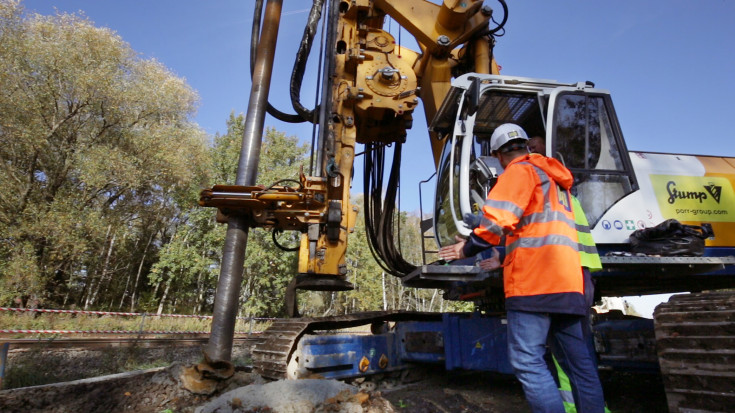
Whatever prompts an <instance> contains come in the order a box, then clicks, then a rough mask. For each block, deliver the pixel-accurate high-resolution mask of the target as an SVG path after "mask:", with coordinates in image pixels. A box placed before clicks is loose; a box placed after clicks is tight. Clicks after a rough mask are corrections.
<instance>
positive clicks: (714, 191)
mask: <svg viewBox="0 0 735 413" xmlns="http://www.w3.org/2000/svg"><path fill="white" fill-rule="evenodd" d="M704 189H706V190H707V192H709V194H710V195H712V198H714V199H715V201H717V203H718V204H719V203H720V196H721V195H722V187H721V186H719V185H715V184H713V183H712V182H710V183H709V185H705V186H704Z"/></svg>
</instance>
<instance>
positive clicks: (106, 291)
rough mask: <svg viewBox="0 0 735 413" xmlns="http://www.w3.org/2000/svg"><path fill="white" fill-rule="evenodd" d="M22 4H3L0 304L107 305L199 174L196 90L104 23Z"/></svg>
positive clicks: (201, 138) (145, 258) (201, 152)
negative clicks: (46, 12) (96, 24)
mask: <svg viewBox="0 0 735 413" xmlns="http://www.w3.org/2000/svg"><path fill="white" fill-rule="evenodd" d="M22 12H23V10H22V7H21V6H20V4H19V3H18V2H14V1H3V2H1V3H0V45H2V46H0V159H2V160H3V162H2V163H0V182H3V185H4V188H3V189H4V191H3V193H2V194H0V262H2V263H3V264H2V266H0V285H1V286H2V293H0V304H1V305H9V304H10V300H13V299H16V298H18V299H20V300H21V301H25V300H28V299H33V300H37V301H40V302H46V303H47V304H49V305H50V304H51V303H55V304H63V303H69V302H76V303H77V304H80V305H81V304H84V305H85V306H87V305H100V304H102V303H104V305H105V306H108V307H109V306H111V305H115V304H117V303H116V301H117V299H118V298H119V296H120V293H121V292H120V291H119V289H123V290H124V289H125V284H126V283H125V282H124V281H126V280H127V284H128V291H130V289H131V287H132V286H130V285H129V284H130V281H131V279H133V278H135V276H136V275H137V273H138V268H139V264H140V263H142V265H143V267H146V265H150V260H151V257H152V256H153V253H154V252H155V251H154V250H155V248H156V246H157V245H160V243H161V241H164V242H165V231H164V230H165V229H166V228H167V227H168V226H169V225H170V223H171V222H172V221H175V220H176V214H177V211H176V208H177V206H178V205H177V201H178V203H181V202H183V201H184V200H188V202H189V203H193V202H194V201H195V199H196V198H195V192H194V191H192V190H193V189H194V188H197V187H199V185H200V184H201V182H203V179H205V177H206V172H207V171H206V158H205V155H206V136H205V134H204V133H203V132H202V131H201V129H200V128H199V127H198V126H197V125H196V124H194V123H192V122H191V120H190V118H191V116H192V115H193V114H194V111H195V108H196V104H197V100H198V97H197V95H196V93H195V92H194V91H193V90H192V89H191V88H190V87H189V86H188V85H187V84H186V83H185V82H184V80H183V79H181V78H178V77H176V76H174V75H173V74H171V73H170V72H169V71H168V70H167V69H166V68H165V67H163V66H162V65H161V64H160V63H158V62H156V61H155V60H143V59H141V58H139V57H138V56H137V54H136V53H135V52H134V51H133V50H132V49H131V48H130V47H129V45H128V44H126V43H125V42H124V41H123V40H122V39H121V38H120V37H119V36H117V35H116V34H115V33H114V32H112V31H111V30H109V29H104V28H97V27H94V26H93V24H92V23H91V22H89V21H88V20H86V19H84V18H81V17H79V16H76V15H70V14H59V15H56V16H41V15H36V14H30V15H28V16H26V17H24V16H23V14H22ZM154 238H155V239H156V240H158V241H159V242H158V244H157V243H156V242H148V240H149V239H151V240H153V239H154ZM151 247H152V248H151ZM121 284H122V285H121ZM128 296H129V294H128Z"/></svg>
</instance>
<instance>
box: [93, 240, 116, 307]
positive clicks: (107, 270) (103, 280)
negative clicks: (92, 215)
mask: <svg viewBox="0 0 735 413" xmlns="http://www.w3.org/2000/svg"><path fill="white" fill-rule="evenodd" d="M116 238H117V234H116V233H115V234H112V239H111V240H110V246H109V248H108V249H107V256H106V257H105V265H104V266H103V267H102V275H100V280H99V282H98V283H97V288H95V290H94V292H93V293H92V299H91V300H90V303H89V304H90V305H94V303H95V302H96V301H97V297H98V296H99V292H100V290H101V289H102V286H103V284H105V283H106V282H107V281H109V278H110V277H112V275H111V272H110V257H111V256H112V249H113V247H114V246H115V239H116Z"/></svg>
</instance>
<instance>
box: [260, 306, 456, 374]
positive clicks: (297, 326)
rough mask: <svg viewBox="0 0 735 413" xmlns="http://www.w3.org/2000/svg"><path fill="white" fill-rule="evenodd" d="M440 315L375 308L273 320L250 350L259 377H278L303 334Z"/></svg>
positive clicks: (285, 370)
mask: <svg viewBox="0 0 735 413" xmlns="http://www.w3.org/2000/svg"><path fill="white" fill-rule="evenodd" d="M441 317H442V316H441V314H440V313H422V312H410V311H374V312H365V313H357V314H349V315H344V316H335V317H322V318H295V319H281V320H276V321H275V322H274V323H273V324H272V325H271V326H270V327H269V328H268V329H267V330H266V331H264V332H263V334H262V335H261V337H260V338H261V340H262V341H261V343H260V344H258V345H257V346H256V347H255V348H254V349H253V353H252V354H253V364H254V367H255V371H256V372H257V373H258V374H260V375H261V376H263V377H266V378H269V379H273V380H278V379H282V378H285V377H287V373H286V372H287V367H288V362H289V359H290V357H291V355H292V354H293V352H294V350H295V349H296V346H297V345H298V342H299V339H300V338H301V337H302V336H303V335H304V334H307V333H313V332H315V331H320V330H339V329H343V328H350V327H357V326H361V325H367V324H373V323H380V322H385V321H434V320H441Z"/></svg>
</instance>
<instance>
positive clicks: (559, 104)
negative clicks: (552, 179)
mask: <svg viewBox="0 0 735 413" xmlns="http://www.w3.org/2000/svg"><path fill="white" fill-rule="evenodd" d="M547 119H548V123H547V134H549V135H550V140H551V150H550V151H549V152H550V154H549V155H550V156H552V157H554V158H556V159H558V160H559V161H561V162H562V163H563V164H564V165H565V166H566V167H567V168H569V170H570V171H571V172H572V174H573V175H574V186H573V187H572V193H573V194H574V195H575V196H576V197H577V198H578V199H579V201H580V203H581V204H582V207H583V208H584V210H585V213H586V215H587V220H588V221H589V224H590V228H594V226H595V225H596V224H597V222H598V221H599V219H600V217H601V216H602V215H603V214H604V213H605V211H607V210H608V209H609V208H610V207H612V206H613V205H614V204H615V203H617V202H618V201H620V200H621V199H623V198H624V197H625V196H627V195H628V194H630V193H632V192H633V191H635V190H636V189H638V184H637V181H636V177H635V174H634V172H633V166H632V164H631V162H630V157H629V156H628V149H627V148H626V146H625V141H624V140H623V134H622V131H621V129H620V125H619V123H618V119H617V116H616V114H615V109H614V108H613V105H612V99H611V98H610V94H609V93H608V92H606V91H604V90H598V89H594V88H592V87H590V85H589V84H586V85H585V84H580V85H579V86H578V87H576V88H573V87H559V88H556V89H554V90H553V91H552V92H551V93H550V96H549V106H548V115H547ZM547 136H548V135H547Z"/></svg>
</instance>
